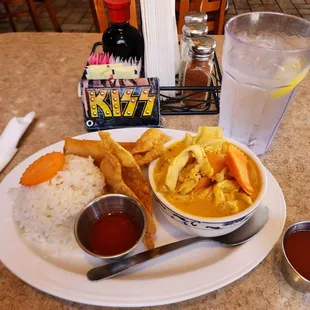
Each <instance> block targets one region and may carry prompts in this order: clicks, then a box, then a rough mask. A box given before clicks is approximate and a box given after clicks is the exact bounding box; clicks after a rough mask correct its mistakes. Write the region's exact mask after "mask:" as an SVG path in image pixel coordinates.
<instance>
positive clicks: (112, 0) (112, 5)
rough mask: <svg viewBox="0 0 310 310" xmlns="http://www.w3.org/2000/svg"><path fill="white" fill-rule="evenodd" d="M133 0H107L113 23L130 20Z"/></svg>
mask: <svg viewBox="0 0 310 310" xmlns="http://www.w3.org/2000/svg"><path fill="white" fill-rule="evenodd" d="M130 3H131V0H105V6H106V8H107V9H108V12H109V18H110V21H111V23H125V22H128V21H129V20H130Z"/></svg>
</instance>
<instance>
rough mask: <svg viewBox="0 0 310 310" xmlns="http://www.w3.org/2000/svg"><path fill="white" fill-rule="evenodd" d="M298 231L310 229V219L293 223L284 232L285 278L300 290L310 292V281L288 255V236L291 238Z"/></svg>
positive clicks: (283, 268)
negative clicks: (285, 246) (296, 267)
mask: <svg viewBox="0 0 310 310" xmlns="http://www.w3.org/2000/svg"><path fill="white" fill-rule="evenodd" d="M296 231H310V221H304V222H298V223H295V224H293V225H291V226H290V227H289V228H288V229H287V230H286V231H285V233H284V236H283V239H282V251H283V260H282V273H283V276H284V278H285V280H286V281H287V282H288V283H289V285H291V286H292V287H293V288H295V289H296V290H298V291H301V292H304V293H306V292H310V281H309V280H307V279H306V278H304V277H303V276H302V275H301V274H300V273H299V272H298V271H297V270H296V269H295V268H294V267H293V265H292V264H291V263H290V261H289V259H288V258H287V256H286V252H285V248H284V244H285V241H286V240H287V238H289V237H290V236H291V235H292V234H293V233H294V232H296Z"/></svg>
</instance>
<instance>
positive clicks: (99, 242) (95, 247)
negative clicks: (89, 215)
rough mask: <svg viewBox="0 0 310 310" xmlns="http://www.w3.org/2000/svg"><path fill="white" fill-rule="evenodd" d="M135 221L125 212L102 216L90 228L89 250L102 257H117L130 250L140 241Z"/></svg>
mask: <svg viewBox="0 0 310 310" xmlns="http://www.w3.org/2000/svg"><path fill="white" fill-rule="evenodd" d="M139 237H140V235H139V228H138V225H137V223H136V221H135V219H134V218H133V217H132V216H131V215H129V214H127V213H123V212H112V213H109V214H104V215H102V216H101V217H100V218H99V219H98V220H97V221H96V222H95V223H94V224H93V225H92V226H91V228H90V230H89V234H88V244H89V249H90V250H91V251H92V252H94V253H96V254H99V255H102V256H111V255H117V254H120V253H122V252H125V251H127V250H129V249H130V248H131V247H132V246H133V245H134V244H135V243H136V242H137V241H138V239H139Z"/></svg>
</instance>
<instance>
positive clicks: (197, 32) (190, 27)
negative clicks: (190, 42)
mask: <svg viewBox="0 0 310 310" xmlns="http://www.w3.org/2000/svg"><path fill="white" fill-rule="evenodd" d="M208 30H209V29H208V26H207V25H206V24H205V23H200V22H199V23H198V22H189V23H185V24H184V25H183V27H182V32H183V35H184V36H185V37H187V38H191V37H194V36H202V35H207V34H208Z"/></svg>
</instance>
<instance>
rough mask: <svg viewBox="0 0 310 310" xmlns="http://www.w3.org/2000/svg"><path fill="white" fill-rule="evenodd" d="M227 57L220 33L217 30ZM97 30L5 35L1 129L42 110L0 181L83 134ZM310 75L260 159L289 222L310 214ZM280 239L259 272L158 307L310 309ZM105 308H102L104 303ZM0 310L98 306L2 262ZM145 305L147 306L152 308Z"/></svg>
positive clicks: (187, 125) (185, 121)
mask: <svg viewBox="0 0 310 310" xmlns="http://www.w3.org/2000/svg"><path fill="white" fill-rule="evenodd" d="M215 38H216V40H217V46H218V47H217V53H218V55H219V59H221V48H222V44H223V37H222V36H215ZM99 40H100V35H99V34H71V33H70V34H69V33H8V34H1V35H0V51H1V52H0V59H1V75H0V85H1V92H0V115H1V117H0V132H1V131H2V130H3V129H4V127H5V125H6V124H7V122H8V121H9V120H10V119H11V118H12V117H13V116H24V115H26V114H27V113H28V112H30V111H32V110H33V111H35V112H36V115H37V116H36V120H35V122H34V123H33V124H32V125H31V126H30V128H29V129H28V130H27V132H26V134H25V135H24V137H23V138H22V140H21V141H20V144H19V151H18V153H17V154H16V156H15V157H14V159H13V160H12V161H11V162H10V164H9V165H8V166H7V167H6V168H5V169H4V170H3V171H2V172H1V173H0V181H1V180H2V179H3V178H4V177H5V176H6V175H7V174H8V173H9V172H10V171H11V170H12V169H13V168H14V167H15V166H16V165H18V164H19V163H20V162H21V161H23V160H24V159H25V158H27V157H28V156H29V155H31V154H33V153H34V152H36V151H38V150H40V149H42V148H44V147H46V146H48V145H50V144H52V143H55V142H57V141H59V140H61V139H62V138H64V137H65V136H75V135H78V134H82V133H85V129H84V126H83V115H82V110H81V106H80V104H81V103H80V100H79V98H78V97H77V85H78V81H79V78H80V77H81V72H82V69H83V66H84V65H85V62H86V59H87V56H88V54H89V51H90V49H91V47H92V45H93V43H94V42H96V41H99ZM309 82H310V76H308V78H306V79H305V80H304V81H303V83H302V84H301V85H300V87H299V90H298V94H297V96H296V97H295V99H294V102H293V104H292V106H291V107H290V108H289V110H288V111H287V113H286V115H285V116H284V118H283V120H282V122H281V124H280V127H279V129H278V132H277V134H276V136H275V139H274V142H273V143H272V145H271V148H270V150H269V151H268V153H267V154H266V155H265V156H264V158H263V159H262V161H263V163H264V165H265V166H266V167H267V168H268V169H269V170H270V171H271V173H272V174H273V175H274V177H275V178H276V179H277V181H278V182H279V184H280V186H281V188H282V190H283V193H284V196H285V199H286V203H287V220H286V224H285V227H287V226H288V225H290V224H292V223H293V222H296V221H300V220H309V219H310V204H309V201H310V186H309V184H310V165H309V158H310V104H309V102H310V88H309ZM165 119H166V127H167V128H175V129H183V130H193V131H196V130H197V128H198V126H200V125H217V122H218V116H216V115H214V116H213V115H212V116H169V117H165ZM281 257H282V256H281V244H280V240H279V241H278V242H277V244H276V245H275V247H274V248H273V250H272V251H271V252H270V253H269V255H268V256H267V257H266V258H265V260H263V262H262V263H260V264H259V265H258V266H257V267H256V268H255V269H254V270H252V271H251V272H249V273H248V274H247V275H246V276H244V277H242V278H241V279H239V280H237V281H235V282H233V283H232V284H230V285H228V286H226V287H224V288H221V289H219V290H217V291H214V292H212V293H210V294H207V295H204V296H201V297H197V298H194V299H191V300H188V301H184V302H180V303H177V304H171V305H167V306H160V307H157V308H158V309H167V310H168V309H171V310H172V309H175V310H177V309H184V310H185V309H218V310H220V309H253V310H254V309H310V294H302V293H300V292H297V291H295V290H294V289H292V288H291V287H290V286H289V285H288V284H287V283H286V282H285V280H284V278H283V276H282V274H281V271H280V263H281ZM103 308H104V307H103ZM0 309H1V310H2V309H45V310H46V309H53V310H57V309H84V310H90V309H98V307H95V306H90V305H84V304H78V303H74V302H70V301H66V300H63V299H59V298H56V297H52V296H50V295H47V294H45V293H42V292H41V291H39V290H37V289H34V288H32V287H31V286H29V285H27V284H26V283H24V282H23V281H22V280H20V279H19V278H18V277H16V276H15V275H14V274H12V273H11V272H10V271H9V270H8V269H6V268H5V267H4V265H3V264H2V263H1V262H0ZM146 309H147V308H146Z"/></svg>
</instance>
